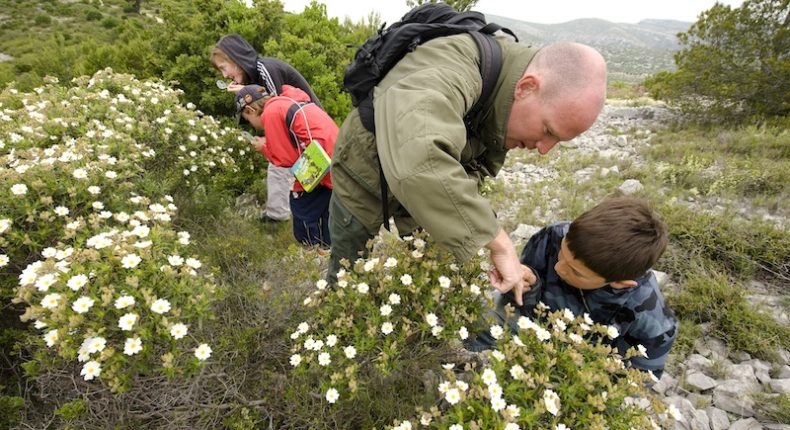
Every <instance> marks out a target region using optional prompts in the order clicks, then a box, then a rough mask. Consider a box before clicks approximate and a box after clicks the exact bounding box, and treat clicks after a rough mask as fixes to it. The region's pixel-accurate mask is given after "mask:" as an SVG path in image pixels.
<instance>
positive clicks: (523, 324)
mask: <svg viewBox="0 0 790 430" xmlns="http://www.w3.org/2000/svg"><path fill="white" fill-rule="evenodd" d="M537 327H538V326H537V324H535V323H534V322H532V320H531V319H529V318H527V317H524V316H522V317H519V318H518V328H520V329H521V330H527V329H535V328H537Z"/></svg>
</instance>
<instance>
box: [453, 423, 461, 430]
mask: <svg viewBox="0 0 790 430" xmlns="http://www.w3.org/2000/svg"><path fill="white" fill-rule="evenodd" d="M450 430H464V426H462V425H461V424H453V425H451V426H450Z"/></svg>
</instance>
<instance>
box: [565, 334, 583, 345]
mask: <svg viewBox="0 0 790 430" xmlns="http://www.w3.org/2000/svg"><path fill="white" fill-rule="evenodd" d="M568 338H569V339H570V340H571V341H572V342H573V343H582V341H583V340H584V339H582V337H581V336H579V335H578V334H576V333H571V334H569V335H568Z"/></svg>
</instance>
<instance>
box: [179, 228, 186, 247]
mask: <svg viewBox="0 0 790 430" xmlns="http://www.w3.org/2000/svg"><path fill="white" fill-rule="evenodd" d="M178 243H180V244H182V245H189V232H186V231H179V232H178Z"/></svg>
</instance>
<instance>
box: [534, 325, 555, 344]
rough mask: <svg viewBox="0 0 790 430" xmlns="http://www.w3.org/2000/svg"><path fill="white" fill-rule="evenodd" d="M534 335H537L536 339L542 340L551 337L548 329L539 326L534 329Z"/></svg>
mask: <svg viewBox="0 0 790 430" xmlns="http://www.w3.org/2000/svg"><path fill="white" fill-rule="evenodd" d="M535 336H537V337H538V339H539V340H542V341H546V340H549V339H551V333H550V332H549V331H548V330H545V329H543V328H540V327H538V328H536V329H535Z"/></svg>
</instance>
